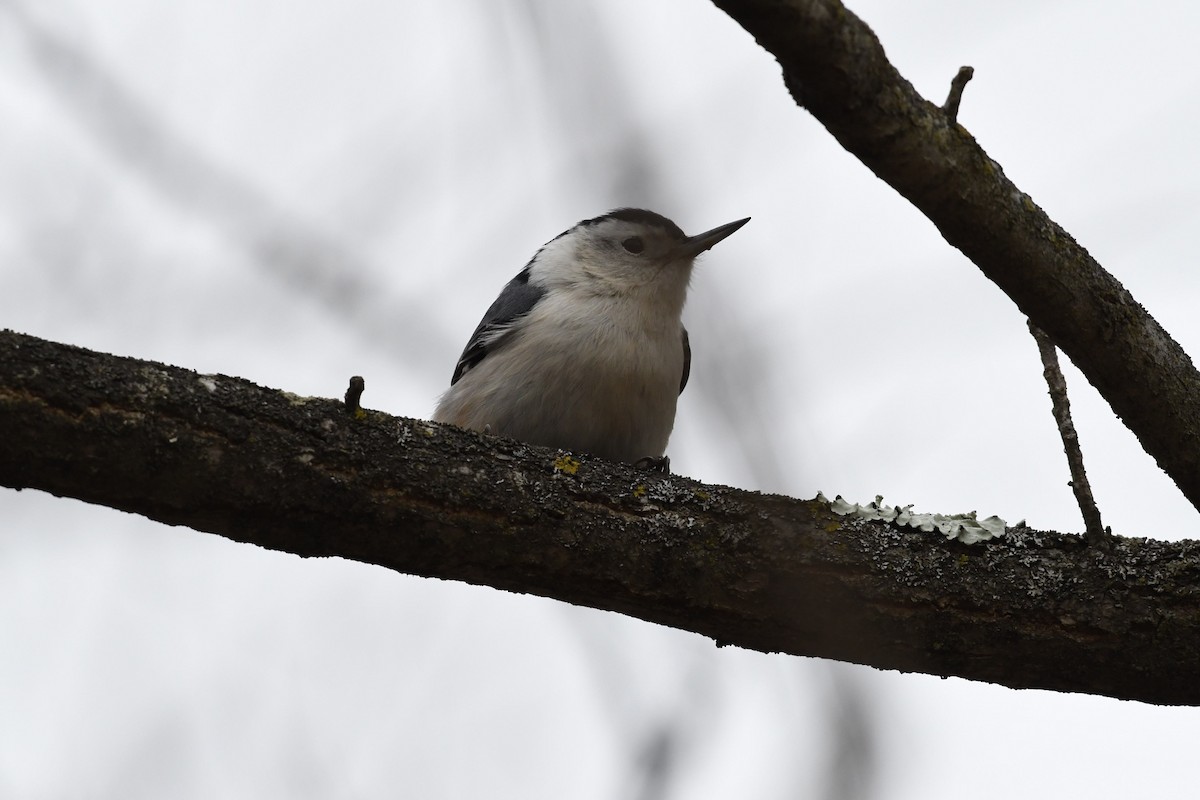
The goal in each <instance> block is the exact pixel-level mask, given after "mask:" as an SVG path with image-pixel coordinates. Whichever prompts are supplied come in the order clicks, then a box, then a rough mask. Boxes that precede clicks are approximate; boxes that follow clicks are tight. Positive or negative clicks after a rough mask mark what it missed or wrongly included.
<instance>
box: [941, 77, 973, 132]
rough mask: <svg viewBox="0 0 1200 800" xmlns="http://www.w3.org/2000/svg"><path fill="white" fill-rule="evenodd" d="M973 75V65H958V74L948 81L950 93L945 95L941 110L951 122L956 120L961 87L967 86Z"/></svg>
mask: <svg viewBox="0 0 1200 800" xmlns="http://www.w3.org/2000/svg"><path fill="white" fill-rule="evenodd" d="M973 77H975V68H974V67H959V68H958V74H957V75H955V76H954V80H952V81H950V94H949V95H947V96H946V102H945V103H944V104H943V105H942V111H944V112H945V113H946V116H947V117H949V118H950V122H952V123H953V122H958V105H959V103H961V102H962V93H963V89H965V88H966V87H967V83H968V82H969V81H970V80H971V78H973Z"/></svg>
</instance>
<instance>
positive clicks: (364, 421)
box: [0, 332, 1200, 705]
mask: <svg viewBox="0 0 1200 800" xmlns="http://www.w3.org/2000/svg"><path fill="white" fill-rule="evenodd" d="M341 391H342V387H340V386H331V387H330V394H335V395H336V394H340V393H341ZM0 442H3V446H2V447H0V484H2V485H4V486H9V487H12V488H17V489H20V488H35V489H40V490H43V491H46V492H51V493H54V494H57V495H62V496H67V497H75V498H79V499H81V500H86V501H88V502H92V503H99V504H103V505H106V506H111V507H113V508H118V509H122V510H125V511H129V512H133V513H137V514H142V515H144V516H146V517H149V518H151V519H155V520H159V521H161V522H165V523H168V524H172V525H186V526H189V527H192V528H195V529H196V530H199V531H208V532H210V533H216V534H219V535H222V536H225V537H228V538H230V539H234V540H236V541H240V542H249V543H253V544H257V545H260V546H263V547H268V548H272V549H275V550H282V551H287V552H290V553H295V554H298V555H301V556H340V557H343V558H348V559H354V560H357V561H362V562H366V563H370V564H378V565H381V566H383V567H387V568H389V569H393V570H396V571H398V572H403V573H408V574H412V575H422V576H429V577H439V578H446V579H450V580H458V581H466V582H470V583H475V584H480V585H487V586H494V587H497V588H500V589H506V590H509V591H515V592H526V593H531V594H537V595H543V596H546V597H552V598H556V599H558V600H562V601H565V602H569V603H575V604H578V605H586V606H591V607H593V608H599V609H607V610H611V611H617V612H620V613H623V614H628V615H630V616H634V617H638V618H641V619H644V620H649V621H651V622H655V623H659V624H662V625H669V626H672V627H676V628H681V629H684V630H690V631H694V632H696V633H699V634H702V635H704V636H708V637H711V638H713V639H715V640H716V641H717V642H718V643H720V644H730V645H737V646H740V647H745V648H753V649H756V650H763V651H781V652H784V653H792V654H797V655H810V656H823V657H826V658H834V659H840V660H844V661H851V662H856V663H860V664H869V665H872V666H875V667H880V668H884V669H897V670H904V671H912V672H926V673H930V674H934V675H957V676H960V677H963V678H969V679H972V680H980V681H990V682H994V683H999V684H1003V685H1005V686H1011V687H1017V688H1023V687H1040V688H1048V689H1058V690H1062V691H1078V692H1090V693H1095V694H1104V695H1111V696H1113V697H1122V698H1133V699H1138V700H1143V701H1147V702H1154V703H1170V704H1193V705H1194V704H1200V683H1197V681H1196V680H1195V676H1196V674H1197V671H1198V670H1200V546H1197V543H1196V542H1179V543H1164V542H1156V541H1148V540H1144V539H1141V540H1138V539H1126V538H1122V537H1114V540H1113V547H1112V549H1111V551H1110V552H1103V551H1100V550H1098V549H1097V548H1089V547H1086V546H1085V545H1084V543H1083V541H1082V539H1081V538H1080V537H1076V536H1063V535H1059V534H1053V533H1039V532H1035V531H1031V530H1028V529H1025V528H1017V529H1009V530H1008V531H1007V532H1005V533H1004V535H1002V536H998V537H996V538H993V539H990V540H987V541H981V542H979V543H977V544H972V545H966V544H963V543H961V542H958V541H956V540H948V539H947V538H946V537H945V536H944V535H943V534H941V533H938V532H933V533H923V532H921V531H919V530H913V529H910V528H900V527H896V526H894V525H891V524H888V523H886V522H879V521H874V522H873V521H868V520H864V519H862V518H861V517H853V516H848V517H841V516H838V515H836V514H834V513H833V512H832V511H831V510H830V508H829V506H828V505H827V504H826V503H823V502H818V501H800V500H792V499H789V498H786V497H779V496H772V495H761V494H757V493H754V492H745V491H739V490H736V489H729V488H726V487H721V486H706V485H703V484H700V483H697V482H695V481H692V480H689V479H687V478H682V477H679V476H675V475H662V474H654V473H647V472H642V471H637V470H635V469H633V468H631V467H628V466H625V465H619V464H611V463H607V462H604V461H600V460H597V459H594V458H591V457H588V456H586V455H582V454H565V453H556V452H554V451H551V450H546V449H542V448H537V447H531V446H527V445H523V444H520V443H517V442H513V441H509V440H504V439H497V438H493V437H489V436H482V435H479V434H474V433H468V432H464V431H460V430H458V429H454V428H449V427H444V426H439V425H436V424H433V423H428V422H421V421H418V420H411V419H401V418H396V417H391V416H388V415H386V414H382V413H380V412H374V411H363V412H360V413H357V414H350V413H347V411H346V406H345V404H344V403H343V402H342V401H340V400H333V399H329V400H325V399H319V398H303V397H297V396H295V395H291V394H288V393H286V392H281V391H277V390H274V389H266V388H263V387H260V386H256V385H254V384H252V383H250V382H248V381H245V380H241V379H238V378H231V377H226V376H224V375H200V374H197V373H195V372H191V371H189V370H185V369H179V368H176V367H168V366H164V365H162V364H156V363H152V362H147V361H137V360H134V359H129V358H119V357H115V356H108V355H103V354H100V353H94V352H90V351H87V350H83V349H81V348H77V347H71V346H67V345H60V344H55V343H53V342H47V341H43V340H40V339H35V338H32V337H29V336H23V335H20V334H15V333H11V332H5V333H2V334H0ZM45 535H47V536H53V535H54V531H50V530H47V531H46V532H45Z"/></svg>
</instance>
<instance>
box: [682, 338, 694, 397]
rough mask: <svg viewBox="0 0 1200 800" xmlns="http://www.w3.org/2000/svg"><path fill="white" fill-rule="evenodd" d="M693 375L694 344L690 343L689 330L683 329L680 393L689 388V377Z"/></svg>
mask: <svg viewBox="0 0 1200 800" xmlns="http://www.w3.org/2000/svg"><path fill="white" fill-rule="evenodd" d="M691 374H692V343H691V342H689V341H688V335H687V328H684V329H683V377H681V378H680V379H679V393H680V394H683V389H684V387H685V386H687V381H688V376H690V375H691Z"/></svg>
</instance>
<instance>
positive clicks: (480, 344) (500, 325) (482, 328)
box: [450, 266, 546, 386]
mask: <svg viewBox="0 0 1200 800" xmlns="http://www.w3.org/2000/svg"><path fill="white" fill-rule="evenodd" d="M545 294H546V290H545V289H544V288H542V287H541V286H536V285H534V284H531V283H530V282H529V267H528V266H527V267H525V269H523V270H521V271H520V273H518V274H517V277H515V278H513V279H512V280H511V281H509V282H508V283H507V284H506V285H505V287H504V289H503V290H502V291H501V292H500V296H499V297H497V298H496V301H495V302H494V303H492V304H491V306H489V307H488V310H487V313H485V314H484V315H483V319H482V320H480V322H479V326H478V327H477V328H475V332H474V333H472V334H471V339H470V341H469V342H467V346H466V348H465V349H464V350H463V352H462V355H461V356H459V359H458V363H457V364H455V365H454V377H453V378H451V379H450V385H451V386H453V385H454V384H456V383H458V379H459V378H461V377H462V376H463V375H464V374H466V372H467V370H469V369H471V368H472V367H474V366H476V365H478V364H479V362H480V361H483V359H484V357H485V356H486V355H487V354H488V353H490V352H491V351H492V350H494V349H495V348H496V345H497V344H499V338H500V336H502V333H503V331H504V329H506V328H509V327H512V324H513V323H514V322H516V321H517V320H518V319H520V318H521V317H523V316H525V315H526V314H528V313H529V312H530V310H531V309H532V308H533V307H534V306H535V305H537V302H538V301H539V300H541V299H542V296H543V295H545Z"/></svg>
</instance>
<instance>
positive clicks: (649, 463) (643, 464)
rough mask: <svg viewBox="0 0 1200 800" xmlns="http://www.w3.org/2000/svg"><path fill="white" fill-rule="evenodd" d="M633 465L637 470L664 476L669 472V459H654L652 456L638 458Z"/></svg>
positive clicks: (665, 457)
mask: <svg viewBox="0 0 1200 800" xmlns="http://www.w3.org/2000/svg"><path fill="white" fill-rule="evenodd" d="M633 465H634V466H635V467H637V468H638V469H644V470H649V471H650V472H661V473H663V474H664V475H665V474H667V473H669V472H670V471H671V457H670V456H658V457H657V458H656V457H654V456H646V457H645V458H639V459H638V460H637V461H635V462H633Z"/></svg>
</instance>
